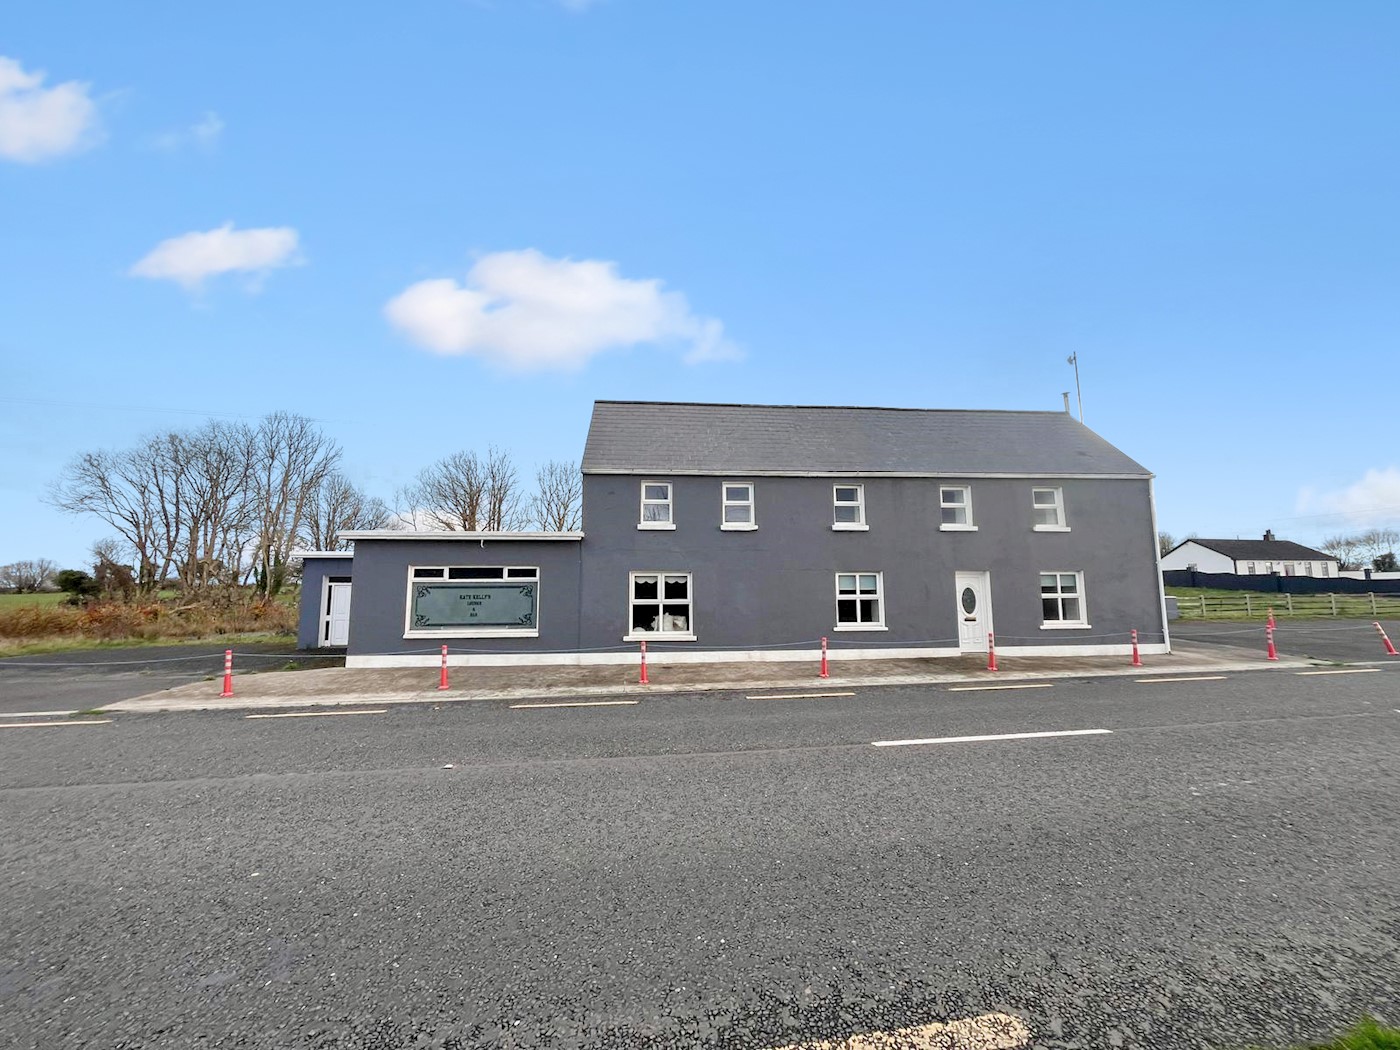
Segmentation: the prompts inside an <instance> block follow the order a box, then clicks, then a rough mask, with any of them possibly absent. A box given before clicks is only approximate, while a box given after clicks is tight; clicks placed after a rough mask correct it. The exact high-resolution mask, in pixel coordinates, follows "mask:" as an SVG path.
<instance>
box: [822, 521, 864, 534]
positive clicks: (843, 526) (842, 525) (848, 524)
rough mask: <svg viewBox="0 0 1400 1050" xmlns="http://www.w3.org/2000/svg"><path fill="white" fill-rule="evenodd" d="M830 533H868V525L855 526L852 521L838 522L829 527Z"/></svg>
mask: <svg viewBox="0 0 1400 1050" xmlns="http://www.w3.org/2000/svg"><path fill="white" fill-rule="evenodd" d="M831 531H832V532H869V531H870V526H869V525H857V524H856V523H855V522H853V521H838V522H836V524H834V525H832V526H831Z"/></svg>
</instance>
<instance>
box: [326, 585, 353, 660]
mask: <svg viewBox="0 0 1400 1050" xmlns="http://www.w3.org/2000/svg"><path fill="white" fill-rule="evenodd" d="M326 590H327V594H326V619H327V620H328V621H330V628H329V630H328V631H327V632H326V644H327V645H337V646H339V645H349V644H350V584H348V583H330V584H327V585H326Z"/></svg>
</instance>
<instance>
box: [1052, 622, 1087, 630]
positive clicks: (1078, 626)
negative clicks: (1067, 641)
mask: <svg viewBox="0 0 1400 1050" xmlns="http://www.w3.org/2000/svg"><path fill="white" fill-rule="evenodd" d="M1040 629H1041V630H1042V631H1092V630H1093V629H1094V625H1093V624H1088V623H1043V624H1041V625H1040Z"/></svg>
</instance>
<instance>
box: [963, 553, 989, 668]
mask: <svg viewBox="0 0 1400 1050" xmlns="http://www.w3.org/2000/svg"><path fill="white" fill-rule="evenodd" d="M957 615H958V648H959V649H961V650H962V651H963V652H965V653H985V652H986V651H987V635H988V634H990V633H991V631H992V587H991V574H990V573H985V572H960V573H958V574H957Z"/></svg>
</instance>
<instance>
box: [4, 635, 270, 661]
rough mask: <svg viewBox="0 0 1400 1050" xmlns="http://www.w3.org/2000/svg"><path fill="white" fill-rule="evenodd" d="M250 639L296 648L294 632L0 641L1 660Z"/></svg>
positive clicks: (234, 643) (237, 642) (235, 643)
mask: <svg viewBox="0 0 1400 1050" xmlns="http://www.w3.org/2000/svg"><path fill="white" fill-rule="evenodd" d="M249 642H265V643H274V644H280V645H286V646H287V647H288V648H290V649H295V648H296V643H297V639H296V635H294V634H284V633H282V632H280V631H279V632H272V631H262V632H247V633H243V634H218V635H211V636H209V637H208V638H114V639H110V640H108V639H102V638H39V639H36V640H35V641H32V642H15V643H11V644H0V659H4V658H5V657H7V656H40V655H43V654H45V653H73V652H85V651H88V650H91V649H149V648H157V647H162V648H163V647H170V648H175V647H177V646H193V645H222V646H224V647H225V648H229V649H232V648H236V647H237V646H239V645H243V644H246V643H249Z"/></svg>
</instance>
